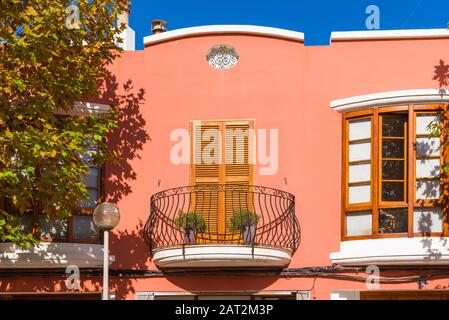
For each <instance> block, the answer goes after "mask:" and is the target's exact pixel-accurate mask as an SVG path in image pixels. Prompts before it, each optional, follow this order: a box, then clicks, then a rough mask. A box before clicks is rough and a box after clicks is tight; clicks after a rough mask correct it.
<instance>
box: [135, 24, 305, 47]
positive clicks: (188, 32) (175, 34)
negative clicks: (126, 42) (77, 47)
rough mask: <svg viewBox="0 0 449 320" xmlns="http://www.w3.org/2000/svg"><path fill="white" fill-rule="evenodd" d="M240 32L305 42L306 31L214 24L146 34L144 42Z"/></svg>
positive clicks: (145, 43) (151, 42)
mask: <svg viewBox="0 0 449 320" xmlns="http://www.w3.org/2000/svg"><path fill="white" fill-rule="evenodd" d="M239 33H243V34H245V33H246V34H253V35H262V36H270V37H277V38H282V39H289V40H295V41H299V42H304V33H302V32H296V31H291V30H285V29H278V28H271V27H261V26H251V25H213V26H200V27H190V28H183V29H176V30H172V31H167V32H163V33H158V34H154V35H150V36H146V37H144V38H143V43H144V45H145V46H146V45H150V44H155V43H158V42H163V41H167V40H173V39H178V38H183V37H189V36H198V35H206V34H239Z"/></svg>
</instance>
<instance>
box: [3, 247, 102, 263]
mask: <svg viewBox="0 0 449 320" xmlns="http://www.w3.org/2000/svg"><path fill="white" fill-rule="evenodd" d="M68 265H75V266H78V267H79V268H100V267H102V266H103V245H101V244H85V243H54V242H52V243H48V242H43V243H40V244H39V245H38V246H36V247H30V248H29V249H22V248H20V247H19V246H17V245H16V244H14V243H0V269H21V268H26V269H30V268H47V269H48V268H65V267H67V266H68Z"/></svg>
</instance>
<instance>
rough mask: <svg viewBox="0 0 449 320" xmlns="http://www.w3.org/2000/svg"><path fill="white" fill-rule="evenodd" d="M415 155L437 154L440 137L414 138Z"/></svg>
mask: <svg viewBox="0 0 449 320" xmlns="http://www.w3.org/2000/svg"><path fill="white" fill-rule="evenodd" d="M416 155H417V156H418V157H419V156H421V157H422V156H439V155H440V138H428V137H423V138H416Z"/></svg>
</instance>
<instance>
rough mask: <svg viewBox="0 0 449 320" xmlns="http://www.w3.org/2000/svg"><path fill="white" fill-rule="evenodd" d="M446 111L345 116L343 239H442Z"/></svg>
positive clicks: (418, 108)
mask: <svg viewBox="0 0 449 320" xmlns="http://www.w3.org/2000/svg"><path fill="white" fill-rule="evenodd" d="M446 108H447V106H446V105H406V106H393V107H383V108H373V109H369V110H365V111H355V112H351V113H346V114H345V115H344V116H343V128H344V130H343V141H344V152H343V173H344V174H343V185H344V188H343V190H342V197H343V199H342V207H343V211H342V212H344V214H343V217H342V239H343V240H351V239H366V238H382V237H414V236H423V235H426V236H442V235H444V232H445V230H447V226H446V222H445V219H443V215H444V214H445V212H444V210H443V209H442V208H443V207H444V204H443V202H444V198H443V194H444V192H443V191H444V190H443V186H444V179H445V175H444V174H443V170H442V165H443V164H444V162H445V161H446V160H445V157H446V155H445V152H444V148H443V146H444V144H443V136H442V135H441V134H440V136H435V132H437V133H438V132H439V130H435V128H437V127H440V126H442V125H444V123H443V122H444V121H445V120H444V117H443V115H444V111H445V110H446Z"/></svg>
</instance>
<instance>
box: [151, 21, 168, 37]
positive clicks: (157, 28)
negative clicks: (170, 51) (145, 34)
mask: <svg viewBox="0 0 449 320" xmlns="http://www.w3.org/2000/svg"><path fill="white" fill-rule="evenodd" d="M166 25H167V21H164V20H159V19H156V20H153V21H151V32H152V33H153V34H158V33H162V32H165V31H167V29H165V26H166Z"/></svg>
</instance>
